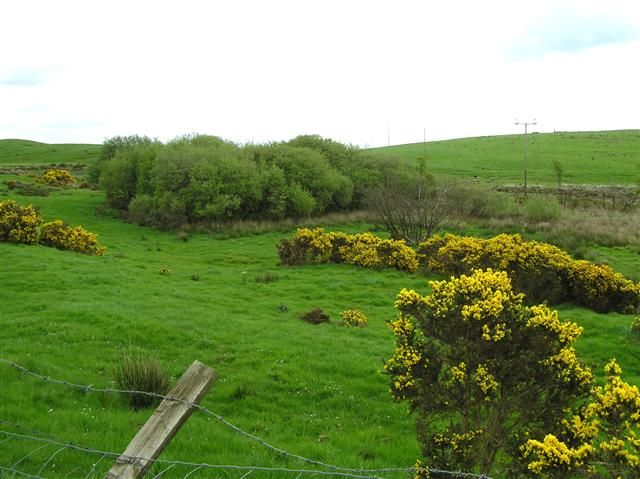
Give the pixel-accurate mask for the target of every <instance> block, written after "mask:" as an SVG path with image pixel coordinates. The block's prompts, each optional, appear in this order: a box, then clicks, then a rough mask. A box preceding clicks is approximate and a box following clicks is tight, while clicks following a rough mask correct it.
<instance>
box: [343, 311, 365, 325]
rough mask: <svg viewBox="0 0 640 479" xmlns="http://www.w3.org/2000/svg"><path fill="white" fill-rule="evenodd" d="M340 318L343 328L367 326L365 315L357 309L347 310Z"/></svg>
mask: <svg viewBox="0 0 640 479" xmlns="http://www.w3.org/2000/svg"><path fill="white" fill-rule="evenodd" d="M340 317H341V318H342V321H343V322H344V324H345V326H355V327H358V328H363V327H365V326H366V325H367V323H368V320H367V317H366V316H365V314H364V313H363V312H362V311H360V310H359V309H347V310H345V311H342V312H341V313H340Z"/></svg>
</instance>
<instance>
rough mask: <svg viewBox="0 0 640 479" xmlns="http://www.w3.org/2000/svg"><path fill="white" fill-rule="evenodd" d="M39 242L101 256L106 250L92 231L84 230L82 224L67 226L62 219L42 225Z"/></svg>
mask: <svg viewBox="0 0 640 479" xmlns="http://www.w3.org/2000/svg"><path fill="white" fill-rule="evenodd" d="M40 244H43V245H45V246H52V247H54V248H58V249H62V250H69V251H76V252H78V253H84V254H89V255H96V256H102V255H103V254H104V252H105V250H106V248H105V247H103V246H99V245H98V239H97V238H96V235H95V234H94V233H91V232H89V231H87V230H85V229H84V228H83V227H82V226H76V227H70V226H67V225H66V224H65V223H64V222H63V221H62V220H55V221H51V222H49V223H45V224H44V225H42V228H41V229H40Z"/></svg>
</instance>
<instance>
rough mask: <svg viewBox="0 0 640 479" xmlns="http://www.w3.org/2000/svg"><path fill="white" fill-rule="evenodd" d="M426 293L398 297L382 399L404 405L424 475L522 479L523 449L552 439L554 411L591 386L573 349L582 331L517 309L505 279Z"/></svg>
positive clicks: (453, 284) (481, 274) (482, 274)
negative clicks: (427, 469) (424, 462)
mask: <svg viewBox="0 0 640 479" xmlns="http://www.w3.org/2000/svg"><path fill="white" fill-rule="evenodd" d="M430 285H431V288H432V294H431V295H429V296H425V297H423V296H420V295H419V294H418V293H416V292H415V291H411V290H406V289H403V290H402V291H401V292H400V293H399V294H398V296H397V300H396V303H395V304H396V308H397V309H398V316H397V319H395V320H394V321H391V322H390V327H391V330H392V331H393V333H394V336H395V339H396V349H395V352H394V355H393V356H392V357H391V358H390V359H389V360H388V361H387V362H386V364H385V370H386V371H387V373H388V374H389V375H390V385H391V392H392V393H393V395H394V397H395V398H396V399H397V400H406V401H408V403H409V407H410V409H411V411H412V412H413V413H414V414H415V416H416V427H417V433H418V441H419V442H420V444H421V447H422V452H423V456H424V457H425V458H426V459H428V460H429V464H430V465H433V467H437V468H440V469H448V470H452V469H453V470H464V471H474V472H479V473H485V474H489V475H494V474H497V475H498V477H500V476H502V475H504V476H505V477H517V476H518V474H522V475H523V476H524V474H523V470H524V469H525V467H524V465H523V464H522V463H521V462H520V451H519V447H520V445H521V444H522V442H523V441H524V440H525V439H526V438H527V437H530V435H537V434H540V433H546V432H549V431H555V430H557V429H558V425H559V423H560V419H561V418H562V416H563V413H564V412H563V409H564V408H566V407H567V406H570V405H571V404H572V403H573V402H574V401H575V400H576V399H577V398H580V397H582V396H583V395H584V394H585V393H586V392H588V391H589V388H590V386H591V382H592V375H591V372H590V370H589V369H588V368H587V367H585V366H584V365H583V364H582V363H581V362H580V361H579V360H578V359H577V356H576V353H575V349H574V347H573V343H574V342H575V340H576V339H577V338H578V336H579V335H580V333H581V332H582V329H581V328H580V327H578V326H577V325H576V324H575V323H571V322H562V321H560V319H559V318H558V315H557V313H556V312H555V311H551V310H549V309H548V308H547V307H546V306H544V305H538V306H532V307H527V306H525V305H524V304H523V303H522V295H520V294H516V293H515V292H514V291H513V290H512V288H511V282H510V280H509V278H508V276H507V274H506V273H505V272H494V271H492V270H490V269H489V270H487V271H481V270H477V271H475V272H474V273H473V274H472V275H470V276H465V275H462V276H460V277H452V278H451V280H450V281H437V282H431V283H430ZM524 477H526V476H524Z"/></svg>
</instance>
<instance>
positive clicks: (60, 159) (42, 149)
mask: <svg viewBox="0 0 640 479" xmlns="http://www.w3.org/2000/svg"><path fill="white" fill-rule="evenodd" d="M100 148H102V145H76V144H61V145H50V144H47V143H39V142H37V141H29V140H0V166H14V165H16V166H18V165H30V164H47V165H50V164H60V163H65V164H77V163H85V164H88V163H90V162H91V161H93V160H95V159H96V158H97V157H98V155H99V154H100Z"/></svg>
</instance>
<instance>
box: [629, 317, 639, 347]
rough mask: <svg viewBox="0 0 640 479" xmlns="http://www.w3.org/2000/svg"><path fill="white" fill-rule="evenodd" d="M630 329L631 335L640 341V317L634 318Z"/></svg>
mask: <svg viewBox="0 0 640 479" xmlns="http://www.w3.org/2000/svg"><path fill="white" fill-rule="evenodd" d="M630 331H631V337H632V338H633V339H635V340H636V341H640V317H638V318H636V319H634V320H633V322H632V323H631V328H630Z"/></svg>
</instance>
